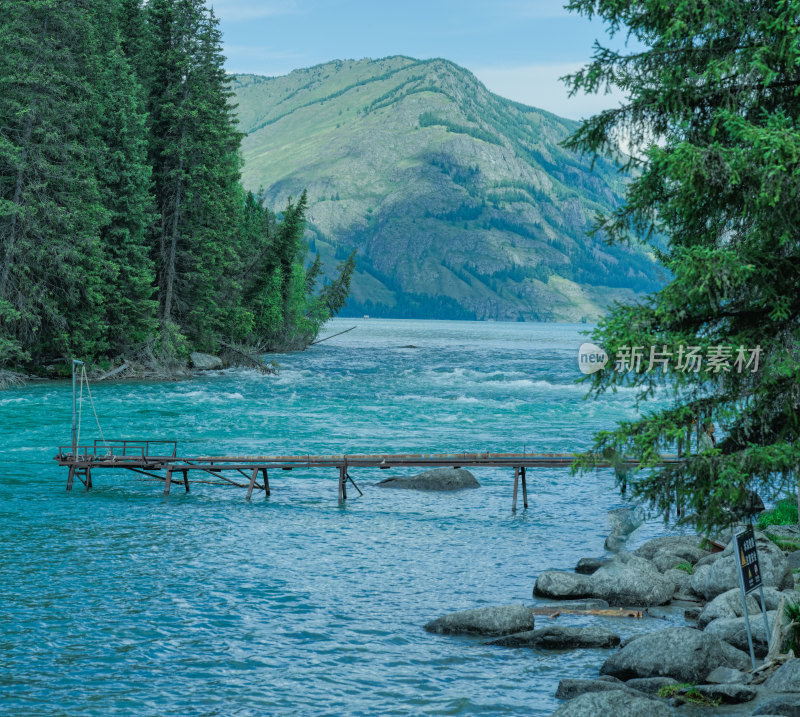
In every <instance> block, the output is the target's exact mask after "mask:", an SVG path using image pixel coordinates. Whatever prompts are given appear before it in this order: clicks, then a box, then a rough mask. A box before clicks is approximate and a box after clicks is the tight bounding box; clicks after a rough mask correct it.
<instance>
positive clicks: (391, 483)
mask: <svg viewBox="0 0 800 717" xmlns="http://www.w3.org/2000/svg"><path fill="white" fill-rule="evenodd" d="M376 485H377V486H378V487H379V488H407V489H411V490H441V491H447V490H463V489H464V488H480V485H481V484H480V483H478V481H477V480H475V476H474V475H472V473H470V472H469V471H468V470H465V469H464V468H434V469H433V470H430V471H425V472H424V473H420V474H418V475H415V476H392V477H391V478H387V479H386V480H382V481H380V483H376Z"/></svg>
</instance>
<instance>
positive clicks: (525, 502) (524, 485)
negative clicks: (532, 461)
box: [519, 466, 528, 508]
mask: <svg viewBox="0 0 800 717" xmlns="http://www.w3.org/2000/svg"><path fill="white" fill-rule="evenodd" d="M519 472H520V476H521V477H522V505H523V507H525V508H527V507H528V483H527V481H526V480H525V466H522V467H521V468H520V469H519Z"/></svg>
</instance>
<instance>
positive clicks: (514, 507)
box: [511, 466, 519, 512]
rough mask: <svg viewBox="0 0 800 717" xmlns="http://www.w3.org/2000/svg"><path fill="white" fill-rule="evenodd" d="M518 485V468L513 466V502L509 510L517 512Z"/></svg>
mask: <svg viewBox="0 0 800 717" xmlns="http://www.w3.org/2000/svg"><path fill="white" fill-rule="evenodd" d="M518 485H519V468H518V467H517V466H514V500H513V501H512V503H511V510H512V511H513V512H516V511H517V486H518Z"/></svg>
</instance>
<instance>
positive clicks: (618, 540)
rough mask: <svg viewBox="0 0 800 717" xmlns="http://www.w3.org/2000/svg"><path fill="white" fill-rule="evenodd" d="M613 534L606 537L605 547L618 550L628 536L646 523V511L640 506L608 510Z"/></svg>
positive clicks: (613, 550) (614, 550)
mask: <svg viewBox="0 0 800 717" xmlns="http://www.w3.org/2000/svg"><path fill="white" fill-rule="evenodd" d="M608 517H609V520H610V522H611V534H610V535H609V536H608V538H606V542H605V549H606V550H610V551H612V552H616V551H618V550H620V549H621V548H622V546H623V545H624V544H625V541H626V540H627V539H628V536H629V535H630V534H631V533H632V532H633V531H634V530H636V528H638V527H639V526H640V525H641V524H642V523H644V518H645V515H644V511H643V510H642V509H641V508H640V507H639V506H633V507H628V508H616V509H615V510H610V511H608Z"/></svg>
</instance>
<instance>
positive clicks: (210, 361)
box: [189, 351, 222, 371]
mask: <svg viewBox="0 0 800 717" xmlns="http://www.w3.org/2000/svg"><path fill="white" fill-rule="evenodd" d="M189 360H190V361H191V362H192V366H194V367H195V368H196V369H197V370H198V371H214V370H216V369H220V368H222V359H221V358H220V357H219V356H212V355H211V354H203V353H200V352H199V351H193V352H192V353H190V354H189Z"/></svg>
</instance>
